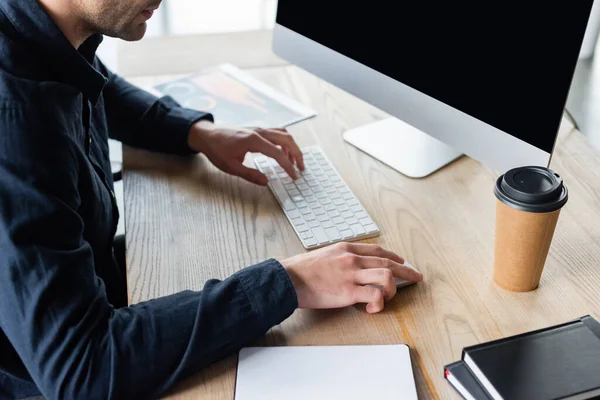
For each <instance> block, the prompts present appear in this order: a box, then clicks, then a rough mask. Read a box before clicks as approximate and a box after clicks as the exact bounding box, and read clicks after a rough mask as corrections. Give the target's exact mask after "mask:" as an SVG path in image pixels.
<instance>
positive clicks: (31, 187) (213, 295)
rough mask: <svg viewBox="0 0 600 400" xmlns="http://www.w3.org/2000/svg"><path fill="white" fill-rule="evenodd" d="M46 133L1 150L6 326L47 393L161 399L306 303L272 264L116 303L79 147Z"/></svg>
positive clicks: (0, 251) (0, 321)
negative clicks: (95, 240)
mask: <svg viewBox="0 0 600 400" xmlns="http://www.w3.org/2000/svg"><path fill="white" fill-rule="evenodd" d="M27 115H28V118H29V120H31V121H33V120H35V118H34V115H32V114H31V113H28V114H27ZM0 120H1V118H0ZM39 125H40V126H37V127H36V128H40V129H41V128H43V127H44V126H47V125H44V124H39ZM4 127H6V126H4ZM0 128H2V123H1V121H0ZM11 136H13V137H14V136H16V137H20V138H24V137H26V136H27V135H26V134H25V133H23V134H22V135H11ZM38 136H39V137H40V141H35V146H33V145H32V144H31V143H23V142H22V141H20V142H18V143H16V144H15V143H12V142H11V141H10V140H6V141H4V142H3V147H2V148H0V182H2V185H0V293H2V301H0V328H1V329H2V331H3V332H4V334H5V335H6V337H7V338H8V340H9V341H10V343H11V345H12V346H13V347H14V349H15V350H16V352H17V353H18V355H19V357H20V358H21V360H22V362H23V364H24V366H25V367H26V369H27V371H28V373H29V374H30V376H31V378H32V380H33V381H34V383H35V384H36V385H37V387H38V388H39V390H40V391H41V393H42V395H43V396H44V397H45V398H47V399H63V398H69V399H80V398H102V399H124V398H157V397H160V396H161V395H163V394H164V393H165V391H167V390H168V389H169V388H170V387H172V385H173V384H174V383H176V382H177V381H178V380H180V379H182V378H185V377H187V376H189V375H191V374H193V373H196V372H198V371H200V370H201V369H203V368H204V367H206V366H208V365H209V364H211V363H213V362H215V361H216V360H218V359H220V358H222V357H225V356H227V355H229V354H231V353H233V352H235V351H236V350H238V349H240V348H241V347H243V346H245V345H247V344H249V343H251V342H253V341H255V340H257V339H258V338H259V337H260V336H262V335H263V334H265V333H266V332H267V331H268V329H270V327H272V326H274V325H276V324H278V323H280V322H281V321H283V320H284V319H285V318H287V317H288V316H289V315H291V314H292V313H293V311H294V310H295V309H296V308H297V305H298V303H297V298H296V294H295V291H294V288H293V286H292V283H291V280H290V278H289V276H288V274H287V272H286V271H285V269H284V268H283V267H282V266H281V264H280V263H279V262H278V261H276V260H274V259H270V260H267V261H265V262H263V263H260V264H257V265H254V266H250V267H247V268H245V269H243V270H241V271H239V272H237V273H236V274H234V275H232V276H231V277H229V278H227V279H225V280H222V281H220V280H210V281H208V282H207V283H206V285H205V286H204V288H203V290H201V291H184V292H180V293H177V294H173V295H170V296H165V297H161V298H157V299H154V300H150V301H146V302H143V303H140V304H136V305H133V306H130V307H127V308H120V309H115V308H113V306H112V305H111V304H110V303H109V302H108V301H107V297H106V291H105V286H104V283H103V282H102V280H101V279H99V278H98V276H97V275H96V273H95V271H94V267H95V265H94V257H93V252H92V248H91V247H90V244H89V243H87V242H86V241H85V240H84V238H83V228H84V227H83V220H82V219H81V217H80V216H79V215H78V213H77V209H78V207H79V206H80V198H79V195H78V191H77V185H78V183H77V182H78V168H77V165H78V164H77V159H76V151H75V149H74V148H73V146H72V144H70V143H69V140H68V139H66V138H63V139H61V138H60V136H59V135H54V134H52V133H51V132H48V130H47V129H46V130H44V132H43V135H38ZM44 138H46V139H44ZM11 140H12V139H11ZM49 148H51V149H53V151H47V149H49ZM19 160H33V161H32V162H30V163H27V162H20V161H19ZM48 166H50V167H48Z"/></svg>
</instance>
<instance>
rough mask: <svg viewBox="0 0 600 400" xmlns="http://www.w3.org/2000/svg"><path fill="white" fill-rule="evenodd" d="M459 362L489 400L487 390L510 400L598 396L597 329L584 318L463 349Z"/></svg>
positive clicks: (599, 354) (599, 329) (599, 328)
mask: <svg viewBox="0 0 600 400" xmlns="http://www.w3.org/2000/svg"><path fill="white" fill-rule="evenodd" d="M462 359H463V361H465V364H467V366H468V367H469V369H470V370H471V371H472V372H473V374H474V375H475V376H476V377H477V378H478V379H479V381H480V382H481V384H482V386H483V387H484V388H486V390H487V391H488V392H489V393H490V395H491V396H494V392H493V390H495V391H497V393H498V394H499V395H500V396H501V397H502V398H504V399H511V400H513V399H514V400H521V399H523V400H551V399H560V398H568V397H570V396H574V395H577V394H583V393H589V394H592V393H594V394H595V395H599V394H600V325H599V324H598V322H597V321H595V320H594V319H593V318H592V317H590V316H585V317H582V318H580V319H579V320H576V321H572V322H568V323H565V324H561V325H557V326H553V327H549V328H545V329H540V330H537V331H532V332H527V333H524V334H521V335H516V336H511V337H507V338H504V339H500V340H495V341H492V342H488V343H483V344H479V345H476V346H470V347H466V348H465V349H463V357H462ZM477 369H479V371H477ZM486 380H487V381H488V383H489V384H486ZM581 398H588V397H586V396H583V397H581Z"/></svg>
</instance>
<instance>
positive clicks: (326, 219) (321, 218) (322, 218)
mask: <svg viewBox="0 0 600 400" xmlns="http://www.w3.org/2000/svg"><path fill="white" fill-rule="evenodd" d="M317 219H318V220H319V221H321V222H323V221H329V215H327V214H321V215H317Z"/></svg>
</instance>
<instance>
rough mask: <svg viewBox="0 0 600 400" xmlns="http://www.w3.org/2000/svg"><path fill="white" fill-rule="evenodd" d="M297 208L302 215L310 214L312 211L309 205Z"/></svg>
mask: <svg viewBox="0 0 600 400" xmlns="http://www.w3.org/2000/svg"><path fill="white" fill-rule="evenodd" d="M299 210H300V214H302V215H308V214H312V211H311V210H310V208H309V207H304V208H300V209H299Z"/></svg>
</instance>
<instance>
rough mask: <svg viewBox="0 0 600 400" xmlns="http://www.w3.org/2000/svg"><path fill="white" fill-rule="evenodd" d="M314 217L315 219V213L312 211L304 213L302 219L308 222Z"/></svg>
mask: <svg viewBox="0 0 600 400" xmlns="http://www.w3.org/2000/svg"><path fill="white" fill-rule="evenodd" d="M316 219H317V216H316V215H315V214H313V213H310V214H306V215H305V216H304V220H305V221H306V222H309V221H314V220H316Z"/></svg>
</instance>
